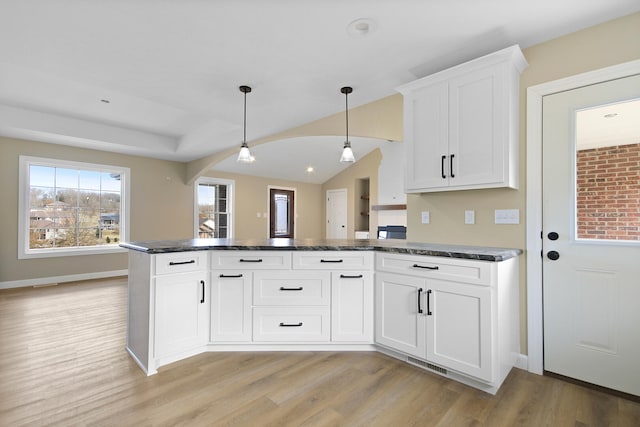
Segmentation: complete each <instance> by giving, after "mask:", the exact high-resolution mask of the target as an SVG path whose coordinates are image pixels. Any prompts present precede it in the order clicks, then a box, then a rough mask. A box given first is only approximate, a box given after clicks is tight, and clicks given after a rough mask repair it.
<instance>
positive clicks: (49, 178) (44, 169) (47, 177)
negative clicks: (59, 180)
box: [29, 165, 56, 187]
mask: <svg viewBox="0 0 640 427" xmlns="http://www.w3.org/2000/svg"><path fill="white" fill-rule="evenodd" d="M55 176H56V168H54V167H50V166H37V165H31V166H30V167H29V185H30V186H31V187H48V186H52V185H53V184H54V182H55Z"/></svg>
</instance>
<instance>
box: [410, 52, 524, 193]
mask: <svg viewBox="0 0 640 427" xmlns="http://www.w3.org/2000/svg"><path fill="white" fill-rule="evenodd" d="M526 66H527V63H526V60H525V59H524V56H523V55H522V52H521V51H520V48H519V47H518V46H512V47H510V48H507V49H503V50H501V51H498V52H495V53H493V54H490V55H487V56H484V57H481V58H478V59H475V60H473V61H470V62H467V63H464V64H461V65H458V66H456V67H453V68H450V69H447V70H444V71H441V72H439V73H436V74H433V75H431V76H427V77H424V78H422V79H419V80H416V81H414V82H411V83H409V84H406V85H404V86H402V87H400V88H398V90H399V91H400V92H401V93H402V94H403V97H404V144H405V147H406V160H407V163H406V169H405V170H406V176H405V191H406V192H408V193H414V192H431V191H449V190H464V189H478V188H495V187H511V188H517V187H518V168H517V166H518V111H519V109H518V106H519V104H518V98H519V77H520V73H521V72H522V70H523V69H524V68H525V67H526Z"/></svg>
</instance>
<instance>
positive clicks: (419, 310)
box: [418, 288, 423, 314]
mask: <svg viewBox="0 0 640 427" xmlns="http://www.w3.org/2000/svg"><path fill="white" fill-rule="evenodd" d="M421 296H422V288H420V289H418V313H419V314H422V313H423V312H422V305H420V300H421Z"/></svg>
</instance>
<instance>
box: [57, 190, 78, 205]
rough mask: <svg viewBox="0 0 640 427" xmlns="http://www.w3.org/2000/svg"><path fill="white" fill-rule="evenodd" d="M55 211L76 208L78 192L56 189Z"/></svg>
mask: <svg viewBox="0 0 640 427" xmlns="http://www.w3.org/2000/svg"><path fill="white" fill-rule="evenodd" d="M56 202H57V203H56V209H60V208H63V209H64V208H69V207H76V206H78V190H77V189H76V188H60V187H58V188H57V189H56Z"/></svg>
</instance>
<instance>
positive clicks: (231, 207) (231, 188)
mask: <svg viewBox="0 0 640 427" xmlns="http://www.w3.org/2000/svg"><path fill="white" fill-rule="evenodd" d="M200 184H222V185H226V186H227V214H228V218H227V221H228V222H227V238H228V239H232V238H233V236H234V223H235V221H234V218H235V210H236V207H235V188H236V182H235V181H234V180H233V179H224V178H214V177H211V176H202V177H200V178H198V179H197V180H196V181H195V182H194V183H193V237H194V238H196V239H197V238H198V232H199V229H198V227H199V225H200V224H199V223H200V218H199V217H198V186H199V185H200Z"/></svg>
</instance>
